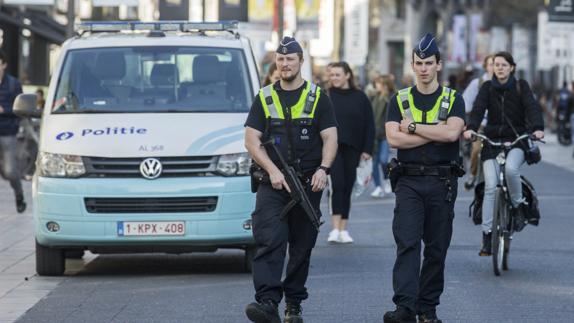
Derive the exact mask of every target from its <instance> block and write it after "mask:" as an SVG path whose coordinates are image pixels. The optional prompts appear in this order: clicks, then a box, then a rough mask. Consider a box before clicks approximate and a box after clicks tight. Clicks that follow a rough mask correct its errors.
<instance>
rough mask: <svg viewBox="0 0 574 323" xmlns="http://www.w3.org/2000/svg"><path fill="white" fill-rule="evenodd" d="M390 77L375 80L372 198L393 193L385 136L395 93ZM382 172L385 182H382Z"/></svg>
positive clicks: (388, 149)
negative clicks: (388, 113) (388, 115)
mask: <svg viewBox="0 0 574 323" xmlns="http://www.w3.org/2000/svg"><path fill="white" fill-rule="evenodd" d="M392 79H393V78H392V77H391V76H390V75H382V76H380V77H378V78H376V79H375V88H376V89H377V95H376V96H375V97H374V99H373V101H372V105H373V115H374V118H375V135H376V140H375V147H374V148H373V180H374V182H375V189H374V190H373V192H372V193H371V197H375V198H380V197H383V196H384V195H385V194H390V193H391V182H390V181H389V174H388V172H387V171H386V169H387V163H388V162H389V155H390V153H391V150H390V148H389V143H388V141H387V136H386V134H385V123H386V122H387V107H388V104H389V100H390V98H391V96H392V95H393V94H394V93H395V84H394V83H393V81H392ZM381 170H382V173H383V181H381Z"/></svg>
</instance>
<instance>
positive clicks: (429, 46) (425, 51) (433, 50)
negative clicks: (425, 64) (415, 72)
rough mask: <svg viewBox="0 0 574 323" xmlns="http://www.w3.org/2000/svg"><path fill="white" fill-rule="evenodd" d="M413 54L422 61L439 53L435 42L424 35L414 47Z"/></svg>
mask: <svg viewBox="0 0 574 323" xmlns="http://www.w3.org/2000/svg"><path fill="white" fill-rule="evenodd" d="M413 52H414V53H415V54H416V55H417V56H418V57H420V58H422V59H425V58H428V57H431V56H433V55H435V54H439V53H440V51H439V49H438V46H437V44H436V40H435V38H434V36H433V35H431V34H426V35H424V37H423V38H421V40H419V42H418V43H417V44H416V45H415V48H413Z"/></svg>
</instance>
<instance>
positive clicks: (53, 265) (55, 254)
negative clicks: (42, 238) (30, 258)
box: [36, 241, 66, 276]
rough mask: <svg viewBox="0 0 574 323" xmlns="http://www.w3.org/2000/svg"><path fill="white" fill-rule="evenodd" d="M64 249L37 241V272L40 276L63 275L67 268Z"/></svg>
mask: <svg viewBox="0 0 574 323" xmlns="http://www.w3.org/2000/svg"><path fill="white" fill-rule="evenodd" d="M65 261H66V259H65V258H64V250H62V249H58V248H48V247H45V246H43V245H41V244H39V243H38V241H36V272H37V273H38V275H40V276H62V275H63V274H64V271H65V270H66V262H65Z"/></svg>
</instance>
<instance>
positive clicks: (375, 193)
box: [371, 186, 385, 198]
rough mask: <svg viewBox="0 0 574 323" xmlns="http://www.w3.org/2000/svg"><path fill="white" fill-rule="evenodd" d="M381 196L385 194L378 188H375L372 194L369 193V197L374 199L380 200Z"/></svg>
mask: <svg viewBox="0 0 574 323" xmlns="http://www.w3.org/2000/svg"><path fill="white" fill-rule="evenodd" d="M383 195H385V193H384V192H383V189H381V187H380V186H377V187H376V188H375V190H374V191H373V193H371V197H374V198H381V197H383Z"/></svg>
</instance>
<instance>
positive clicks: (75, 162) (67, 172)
mask: <svg viewBox="0 0 574 323" xmlns="http://www.w3.org/2000/svg"><path fill="white" fill-rule="evenodd" d="M38 171H39V175H40V176H44V177H80V176H82V175H84V174H85V173H86V168H85V167H84V163H83V162H82V157H80V156H74V155H62V154H52V153H44V152H41V153H40V157H39V159H38Z"/></svg>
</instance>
